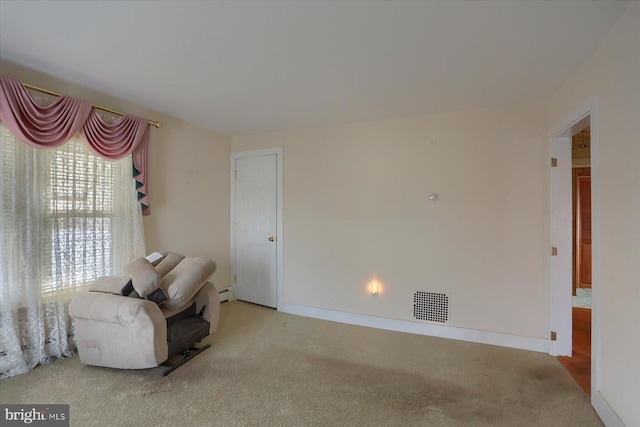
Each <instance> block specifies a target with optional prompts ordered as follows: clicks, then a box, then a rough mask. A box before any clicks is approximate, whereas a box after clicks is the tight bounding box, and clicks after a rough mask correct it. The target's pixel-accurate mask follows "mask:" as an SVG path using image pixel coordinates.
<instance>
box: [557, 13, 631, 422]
mask: <svg viewBox="0 0 640 427" xmlns="http://www.w3.org/2000/svg"><path fill="white" fill-rule="evenodd" d="M639 46H640V2H632V3H631V4H630V5H629V6H628V8H627V10H626V11H625V13H624V14H623V16H622V17H621V18H620V20H619V21H618V23H617V24H616V26H615V27H614V28H613V30H612V31H611V33H610V34H609V36H608V37H607V38H606V39H605V41H604V42H603V43H602V44H601V46H600V47H599V49H598V50H597V51H596V52H595V53H594V55H593V56H592V57H591V59H590V60H589V61H588V62H587V63H586V64H585V65H584V66H583V67H582V68H581V69H580V70H579V71H578V72H576V73H575V74H574V75H573V76H572V77H571V78H570V79H569V80H568V81H567V82H566V83H565V84H564V85H563V86H562V87H561V88H560V89H559V90H558V91H557V93H556V94H555V95H554V96H553V97H552V99H551V100H550V102H549V128H552V127H553V126H554V125H555V124H556V123H558V122H561V121H562V120H563V119H564V118H565V117H566V116H567V115H568V114H569V113H570V112H571V111H572V110H574V109H575V108H577V107H578V106H579V105H580V104H582V103H583V102H584V101H585V100H586V99H587V98H589V97H591V96H594V97H596V99H597V102H598V105H599V117H600V121H599V128H600V135H599V141H600V154H599V165H600V167H599V176H600V180H599V192H600V206H599V210H600V234H601V246H600V253H601V259H600V265H601V275H600V277H599V278H597V277H595V278H594V280H597V281H598V282H599V286H600V289H601V325H600V326H601V330H600V336H601V347H600V348H599V349H598V350H597V351H599V353H600V366H599V369H600V373H599V374H600V378H601V387H600V392H601V394H602V397H603V398H604V399H605V400H606V401H607V402H608V404H609V405H610V406H611V408H612V409H613V410H614V411H615V412H616V413H617V415H618V416H619V417H620V419H621V420H622V422H623V423H624V424H625V425H627V426H640V408H639V407H638V401H639V399H640V364H639V363H638V361H640V48H639ZM592 130H593V129H592ZM594 208H597V207H595V206H594ZM594 225H596V224H594ZM594 262H597V261H595V260H594ZM594 286H595V283H594Z"/></svg>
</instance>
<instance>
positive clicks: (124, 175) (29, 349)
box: [0, 123, 145, 378]
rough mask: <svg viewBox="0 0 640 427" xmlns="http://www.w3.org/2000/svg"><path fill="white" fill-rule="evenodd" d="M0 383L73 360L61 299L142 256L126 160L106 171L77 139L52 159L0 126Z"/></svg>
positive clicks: (141, 238)
mask: <svg viewBox="0 0 640 427" xmlns="http://www.w3.org/2000/svg"><path fill="white" fill-rule="evenodd" d="M0 180H1V182H0V187H1V188H2V198H0V378H3V377H10V376H13V375H18V374H21V373H24V372H27V371H29V370H30V369H33V368H34V367H35V366H36V365H37V364H39V363H48V362H50V361H51V360H53V359H54V358H58V357H63V356H69V355H71V354H73V352H74V350H75V341H74V338H73V326H72V322H71V319H70V318H69V314H68V305H69V301H70V300H71V298H72V297H73V296H74V295H76V294H78V293H79V292H84V291H86V289H87V286H88V285H90V284H91V283H92V282H93V281H94V280H95V279H96V278H97V277H100V276H104V275H109V274H121V272H122V267H123V266H124V264H126V263H128V262H130V261H131V260H133V259H134V258H136V257H139V256H144V253H145V248H144V234H143V228H142V214H141V209H140V204H139V203H138V202H137V197H136V194H137V193H136V191H135V185H134V179H133V178H132V162H131V157H130V156H129V157H127V158H125V159H122V160H119V161H115V162H113V161H108V160H104V159H102V158H99V157H97V156H95V155H93V154H92V153H91V152H90V151H89V150H88V149H87V148H86V147H85V145H84V144H83V143H82V141H81V140H80V138H79V137H75V138H73V139H72V140H71V141H69V142H67V143H66V144H64V145H62V146H61V147H59V148H56V149H53V150H44V149H34V148H31V147H30V146H28V145H26V144H23V143H22V142H20V141H18V140H16V139H15V138H14V137H13V135H12V134H11V133H10V132H9V131H8V130H7V129H6V128H5V127H4V126H3V125H2V123H0Z"/></svg>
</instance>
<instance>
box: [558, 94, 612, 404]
mask: <svg viewBox="0 0 640 427" xmlns="http://www.w3.org/2000/svg"><path fill="white" fill-rule="evenodd" d="M585 123H588V124H589V126H590V127H591V242H592V246H591V248H592V249H591V251H592V252H591V254H592V264H591V268H592V277H591V279H592V282H591V290H592V294H591V307H592V309H591V403H592V405H594V407H595V406H596V405H595V404H594V403H595V401H596V400H597V398H598V396H599V395H600V385H601V381H600V372H601V369H600V349H601V335H600V313H601V311H600V307H601V305H600V302H601V294H600V290H601V281H600V277H601V264H600V260H601V254H600V241H601V236H600V222H601V221H600V116H599V107H598V100H597V98H596V97H590V98H588V99H587V100H586V101H584V102H583V103H582V104H581V105H580V106H578V107H577V108H576V109H575V110H573V111H572V112H571V113H570V114H568V115H567V116H566V117H565V118H564V119H563V120H562V121H560V122H559V123H558V124H556V125H555V126H554V127H553V128H551V131H550V132H549V135H550V139H549V152H550V153H554V151H555V150H557V149H558V148H559V147H561V146H562V148H560V150H565V149H566V148H567V147H565V146H564V144H568V149H569V150H571V136H572V135H573V134H575V133H576V132H577V131H579V130H580V128H581V127H586V125H585ZM565 163H566V162H565ZM563 165H564V163H561V162H560V161H558V167H567V166H568V167H569V168H571V163H570V162H569V164H568V165H564V166H563ZM569 173H571V171H570V169H569ZM566 188H568V193H564V194H562V193H561V194H558V193H557V192H558V191H563V189H564V191H567V190H566ZM554 192H555V193H554ZM549 193H550V198H551V199H553V198H554V195H555V196H560V197H565V198H566V199H567V200H569V203H570V201H571V197H572V195H571V185H568V186H561V185H560V186H559V185H558V183H557V182H555V183H554V174H553V173H552V172H551V171H550V172H549ZM550 210H551V212H550V219H551V224H550V225H551V226H550V230H549V231H550V239H551V245H553V246H555V243H554V239H555V238H556V233H555V232H554V230H560V232H561V233H563V232H566V230H563V227H566V225H565V224H562V218H558V215H554V212H553V205H551V209H550ZM568 223H569V224H571V219H569V221H568ZM558 250H559V251H560V250H561V249H560V248H559V249H558ZM569 250H571V246H569ZM554 258H555V257H554ZM549 263H550V281H549V284H550V292H549V294H550V296H551V301H550V315H551V316H550V330H551V331H566V330H567V328H569V330H571V311H572V304H571V302H572V299H571V298H568V299H567V298H561V299H556V297H557V296H558V295H564V294H565V293H567V292H566V291H567V290H568V294H569V295H570V294H571V289H572V284H571V276H569V281H568V282H566V283H565V281H564V280H562V281H561V280H558V278H559V277H562V275H563V274H564V271H565V270H568V271H569V272H570V271H571V270H572V265H571V257H570V256H569V257H564V261H563V262H561V263H555V262H553V259H551V260H550V261H549ZM571 347H572V343H571V336H570V335H569V336H567V335H566V334H565V333H562V334H560V333H558V341H549V354H551V355H553V356H558V355H569V356H570V355H571ZM567 348H568V349H569V352H568V354H567V351H566V349H567ZM596 409H597V407H596Z"/></svg>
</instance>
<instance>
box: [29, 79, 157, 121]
mask: <svg viewBox="0 0 640 427" xmlns="http://www.w3.org/2000/svg"><path fill="white" fill-rule="evenodd" d="M22 85H23V86H24V87H26V88H27V89H32V90H35V91H38V92H42V93H46V94H47V95H51V96H56V97H60V96H62V95H60V94H59V93H56V92H53V91H50V90H47V89H42V88H39V87H37V86H33V85H30V84H28V83H22ZM93 108H97V109H98V110H102V111H106V112H107V113H111V114H116V115H118V116H126V113H121V112H120V111H116V110H112V109H111V108H106V107H101V106H100V105H96V104H93ZM147 123H149V125H151V126H153V127H155V128H159V127H161V126H162V123H160V122H157V121H155V120H147Z"/></svg>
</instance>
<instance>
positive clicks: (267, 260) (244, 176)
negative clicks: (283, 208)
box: [231, 154, 278, 308]
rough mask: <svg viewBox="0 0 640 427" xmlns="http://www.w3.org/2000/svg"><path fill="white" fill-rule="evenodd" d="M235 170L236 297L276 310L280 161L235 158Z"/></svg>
mask: <svg viewBox="0 0 640 427" xmlns="http://www.w3.org/2000/svg"><path fill="white" fill-rule="evenodd" d="M232 167H233V171H232V172H233V179H234V181H233V183H232V186H233V187H234V196H235V197H234V199H235V201H234V202H235V203H234V206H233V208H232V210H233V217H232V218H231V221H232V236H233V237H234V238H233V240H234V241H233V242H232V250H233V251H234V252H235V253H232V258H233V263H234V280H235V284H234V294H235V296H236V298H237V299H239V300H243V301H248V302H252V303H256V304H261V305H265V306H268V307H273V308H276V306H277V293H276V289H277V254H278V251H277V246H278V238H277V237H278V229H277V228H278V227H277V225H278V224H277V214H278V212H277V205H278V204H277V196H278V192H277V187H278V186H277V183H278V158H277V155H276V154H265V155H255V156H249V157H235V158H234V157H232ZM232 203H233V202H232Z"/></svg>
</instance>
